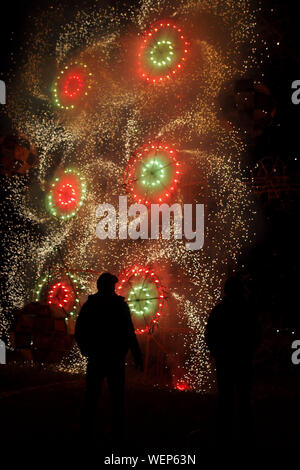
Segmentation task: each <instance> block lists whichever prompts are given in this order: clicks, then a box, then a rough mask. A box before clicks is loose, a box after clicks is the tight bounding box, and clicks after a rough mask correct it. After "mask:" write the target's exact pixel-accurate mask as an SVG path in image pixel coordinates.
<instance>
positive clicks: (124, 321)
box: [75, 273, 143, 444]
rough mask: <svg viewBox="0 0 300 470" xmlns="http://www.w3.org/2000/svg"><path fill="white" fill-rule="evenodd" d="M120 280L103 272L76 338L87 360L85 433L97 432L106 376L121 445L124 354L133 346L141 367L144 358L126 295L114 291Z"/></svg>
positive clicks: (115, 435)
mask: <svg viewBox="0 0 300 470" xmlns="http://www.w3.org/2000/svg"><path fill="white" fill-rule="evenodd" d="M117 282H118V278H117V277H116V276H114V275H112V274H110V273H103V274H101V276H100V277H99V279H98V281H97V288H98V292H97V293H96V294H94V295H90V296H89V297H88V300H87V301H86V302H85V304H84V305H83V306H82V308H81V310H80V313H79V315H78V318H77V322H76V326H75V339H76V341H77V343H78V346H79V349H80V351H81V353H82V354H83V355H84V356H86V357H87V359H88V364H87V373H86V392H85V400H84V409H83V416H82V428H83V432H85V433H86V436H87V437H88V435H90V434H93V432H94V425H95V416H96V413H97V404H98V399H99V395H100V391H101V386H102V383H103V381H104V379H105V378H106V379H107V382H108V387H109V392H110V396H111V402H112V432H113V439H114V442H115V443H118V444H119V443H121V442H122V439H123V432H124V392H125V357H126V354H127V352H128V350H129V349H130V350H131V352H132V354H133V357H134V360H135V364H136V366H137V368H139V369H141V370H142V369H143V360H142V354H141V350H140V347H139V344H138V341H137V338H136V335H135V331H134V327H133V323H132V320H131V316H130V310H129V307H128V305H127V303H126V302H125V299H124V297H121V296H119V295H117V294H116V293H115V284H116V283H117Z"/></svg>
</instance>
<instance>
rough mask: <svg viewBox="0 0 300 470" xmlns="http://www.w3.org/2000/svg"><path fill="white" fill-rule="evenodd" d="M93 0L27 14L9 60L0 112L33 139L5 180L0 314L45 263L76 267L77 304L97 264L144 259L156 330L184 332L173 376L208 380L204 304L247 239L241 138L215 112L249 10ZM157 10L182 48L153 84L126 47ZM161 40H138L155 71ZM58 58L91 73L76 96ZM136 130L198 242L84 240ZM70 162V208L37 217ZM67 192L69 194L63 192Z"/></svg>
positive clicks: (114, 198) (119, 187) (120, 266)
mask: <svg viewBox="0 0 300 470" xmlns="http://www.w3.org/2000/svg"><path fill="white" fill-rule="evenodd" d="M103 4H104V2H101V1H98V2H97V0H96V2H93V4H92V6H89V5H88V2H85V3H80V5H79V6H78V7H76V6H75V4H74V14H73V17H70V12H68V14H66V11H65V10H64V8H65V7H64V6H63V5H59V3H57V4H56V5H57V6H52V5H51V7H50V8H48V9H47V10H46V11H42V12H40V14H38V15H36V16H33V17H32V18H31V20H30V22H31V23H30V24H29V25H28V34H27V39H26V41H25V43H26V44H25V46H24V45H23V60H22V62H21V64H20V63H18V64H15V65H14V70H13V72H12V76H11V78H10V89H11V97H10V99H9V101H8V103H9V104H8V105H7V106H6V107H5V112H7V114H8V116H9V118H10V119H11V121H12V123H13V125H14V127H15V129H16V130H17V131H18V132H19V133H20V134H22V135H26V136H27V137H28V139H29V140H30V141H31V142H32V143H33V144H34V145H35V147H36V148H37V149H38V153H39V163H38V166H37V167H36V168H35V169H34V170H33V171H31V172H30V173H28V174H27V175H25V176H19V175H18V176H12V177H10V178H9V177H5V186H6V191H7V192H6V197H5V195H4V200H3V202H2V214H1V217H2V221H3V223H4V226H5V224H6V225H7V227H9V229H8V230H6V232H5V233H4V235H3V242H4V246H5V253H4V255H5V258H6V263H5V264H4V267H3V270H2V272H3V274H4V277H5V279H6V298H5V303H4V307H3V312H2V316H1V324H2V326H3V327H4V329H8V328H9V325H10V312H11V311H12V310H13V308H16V307H21V306H23V305H24V304H26V303H28V302H31V301H32V300H34V298H35V296H34V289H35V285H36V283H37V280H38V279H41V278H43V276H44V273H45V272H49V270H56V269H60V270H62V269H63V270H64V271H65V272H66V271H68V270H70V271H72V272H73V273H76V276H77V277H78V279H79V280H80V282H82V283H83V284H86V286H87V288H86V289H85V291H84V292H83V293H81V292H80V293H79V294H78V295H79V300H80V303H82V302H83V301H84V300H85V299H86V296H87V294H89V293H91V292H93V291H94V290H95V281H96V278H97V276H98V273H100V272H102V271H104V270H105V271H108V270H109V271H112V272H114V273H116V274H119V273H121V272H122V271H123V270H124V269H126V267H127V266H132V265H139V266H140V265H143V266H152V269H153V271H154V272H155V273H156V275H157V276H158V277H159V279H160V280H161V282H162V284H163V286H164V288H165V289H166V291H167V292H168V300H167V301H166V302H165V305H164V308H165V314H164V313H163V314H162V317H161V318H162V321H161V322H160V326H159V328H162V329H163V328H166V329H168V328H169V329H172V328H173V327H174V328H175V325H177V326H178V325H179V326H180V328H182V329H183V330H184V329H185V332H184V331H183V332H182V333H181V339H182V341H183V343H184V350H183V352H182V353H179V352H178V350H177V351H176V352H174V358H176V361H175V362H172V361H173V359H172V358H171V355H170V367H171V368H172V374H173V375H174V383H180V384H181V383H184V384H185V385H184V386H185V387H188V388H194V389H196V390H201V391H205V390H208V389H210V387H211V383H212V379H211V370H210V369H211V368H210V362H209V359H208V356H207V352H206V348H205V345H204V339H203V333H204V328H205V324H206V319H207V315H208V313H209V312H210V310H211V309H212V307H213V306H214V305H215V303H216V302H218V300H219V299H220V295H221V290H222V285H223V282H224V279H225V277H226V275H227V273H228V270H229V267H230V268H232V269H234V266H235V263H236V262H237V259H238V257H239V255H240V254H241V253H242V252H243V250H245V249H247V247H248V246H249V245H250V244H251V243H252V241H253V238H254V223H253V222H254V214H255V206H254V203H253V199H252V194H251V190H250V189H249V185H248V182H247V178H246V176H245V174H244V172H243V170H242V165H241V162H242V161H243V160H245V159H246V150H247V147H246V142H245V135H244V133H243V132H242V131H241V130H240V129H239V128H237V127H236V126H235V125H234V124H233V123H232V122H229V121H227V120H225V118H224V117H222V113H221V109H220V108H221V105H220V103H219V97H220V96H221V95H222V92H223V91H224V87H225V86H226V84H228V83H230V82H232V83H233V82H234V80H236V78H237V77H238V78H240V77H244V76H246V75H247V74H248V73H249V72H251V70H254V71H255V73H256V74H257V71H256V62H255V60H254V55H255V51H256V40H257V36H256V31H255V14H254V12H253V11H252V10H251V9H250V5H249V1H248V0H227V1H226V2H224V1H223V0H201V1H199V0H187V1H183V0H178V1H177V2H171V1H170V0H169V1H168V0H161V1H158V0H145V1H141V2H140V4H139V6H138V7H136V8H134V6H129V7H128V9H127V10H126V11H125V10H124V9H123V10H120V11H119V10H117V9H116V8H115V7H107V6H106V7H104V6H103ZM166 19H167V20H166ZM168 19H170V23H172V24H176V25H177V27H179V28H180V29H181V28H182V31H184V34H187V35H188V42H189V44H188V45H187V46H188V51H189V52H188V54H187V56H188V59H187V60H186V61H185V62H184V68H183V70H182V71H181V72H180V73H179V74H176V76H175V77H172V78H171V79H170V80H164V81H163V82H162V83H161V84H160V85H159V86H156V85H155V84H153V83H149V82H147V80H141V77H140V75H139V70H138V67H137V50H138V48H139V47H140V43H141V40H142V38H143V35H144V32H145V31H148V30H149V28H150V27H151V25H154V24H156V22H159V21H162V20H163V22H164V23H165V22H166V21H168ZM28 21H29V20H28ZM177 31H178V30H177ZM162 40H163V41H166V43H164V44H158V41H161V39H159V38H157V39H155V41H154V42H153V44H152V42H151V44H150V45H149V48H148V49H147V56H146V59H147V61H148V62H147V64H146V65H147V66H148V67H149V70H150V69H151V74H152V72H153V70H154V69H156V68H157V69H159V72H157V73H162V72H163V66H165V64H163V63H162V61H165V60H167V61H168V62H170V64H171V65H172V66H173V65H174V64H175V63H178V60H179V58H178V57H177V56H176V57H175V58H174V59H172V57H173V54H171V52H173V50H174V51H175V50H177V49H176V38H174V37H173V36H172V37H171V38H168V37H167V36H166V38H163V39H162ZM169 42H170V43H171V44H169ZM158 46H161V47H160V49H158ZM169 46H171V47H169ZM173 47H174V49H172V48H173ZM174 54H175V52H174ZM184 54H185V53H184ZM152 56H153V57H154V59H153V60H151V57H152ZM70 58H72V64H73V63H75V64H76V62H77V63H78V64H86V65H87V67H86V69H87V70H89V71H92V77H90V78H91V79H92V80H93V83H92V85H91V88H88V94H85V91H84V90H85V86H90V84H89V82H86V81H85V80H86V78H87V77H86V78H85V75H80V74H79V71H78V70H75V72H74V71H71V72H70V71H69V69H65V67H66V65H68V64H70V63H71V62H70ZM168 58H170V61H169V60H168ZM173 60H174V62H173ZM154 61H156V62H157V63H156V64H155V63H154ZM152 62H153V63H152ZM158 62H161V64H162V65H158ZM171 65H170V67H171ZM165 67H167V65H166V66H165ZM167 68H168V67H167ZM62 70H65V71H66V72H65V73H67V74H68V73H71V75H70V76H69V78H68V77H67V75H66V77H67V79H65V80H64V85H63V86H62V88H59V86H58V85H55V83H58V80H56V78H57V77H58V76H59V74H60V72H61V71H62ZM65 73H64V74H61V75H63V76H65ZM149 73H150V72H149ZM155 74H156V72H155ZM90 78H87V79H88V80H89V79H90ZM60 80H61V79H60ZM53 84H54V90H56V92H54V96H53ZM55 87H56V88H55ZM63 93H65V95H63ZM82 93H84V95H82ZM68 94H69V96H68ZM58 95H60V96H58ZM79 97H80V98H82V100H81V101H80V103H78V105H77V103H76V105H74V108H72V109H69V110H68V111H66V110H65V109H61V107H59V106H56V104H58V103H57V102H56V99H57V100H58V102H59V103H61V100H62V99H65V100H67V101H68V100H69V101H70V103H71V101H72V99H74V100H76V99H77V98H79ZM63 106H69V105H68V104H66V103H64V104H63ZM70 106H72V103H71V104H70ZM3 108H4V107H3ZM148 139H149V140H150V141H152V142H153V141H155V142H168V143H170V145H171V147H172V148H174V149H176V150H177V152H178V154H179V153H180V163H181V165H180V171H181V179H180V184H179V185H178V186H177V187H176V195H175V198H174V199H175V200H174V202H179V203H182V204H183V203H194V204H196V203H203V204H204V205H205V241H204V248H203V249H202V250H200V251H187V250H186V249H185V245H184V242H183V240H174V239H171V240H162V239H158V240H99V239H98V238H97V237H96V231H95V227H96V222H97V221H96V215H95V214H96V207H97V206H98V205H99V204H100V203H104V202H107V203H110V204H114V206H115V207H118V197H119V195H124V194H125V191H126V188H125V187H124V179H123V175H124V171H125V168H126V166H127V164H128V162H129V160H130V158H131V156H132V154H133V152H134V151H135V149H138V148H140V147H141V146H142V145H143V144H144V142H145V141H148ZM70 167H71V168H77V169H78V170H80V174H81V175H82V176H83V177H84V179H85V181H86V183H87V190H86V195H85V203H84V207H83V208H82V210H81V211H80V212H79V213H78V214H77V216H76V217H73V218H72V219H71V220H69V221H68V223H65V221H64V220H61V219H60V218H57V217H51V216H50V215H49V213H48V212H47V210H46V207H45V204H44V201H45V197H46V194H47V192H48V191H49V185H50V183H51V181H53V178H55V175H56V172H57V169H58V168H70ZM148 169H149V168H148ZM148 169H147V170H148ZM140 176H141V177H144V181H145V182H146V183H145V186H147V185H148V184H149V181H150V180H151V184H152V182H153V181H155V182H156V183H157V186H159V184H160V183H163V182H164V181H163V177H166V178H167V175H163V174H159V176H158V177H157V178H156V179H153V178H152V177H151V178H152V179H151V178H150V179H149V175H148V176H147V171H146V170H145V171H144V174H143V175H142V174H141V175H140ZM156 183H155V184H156ZM64 189H65V188H64ZM69 189H70V188H69ZM73 189H74V188H73ZM68 195H69V196H70V197H71V198H72V197H73V196H74V194H73V192H72V190H71V189H70V191H69V192H68ZM72 195H73V196H72ZM8 198H9V200H8ZM68 201H69V199H68ZM68 201H66V202H68ZM73 202H74V201H73ZM172 202H173V201H172ZM58 282H60V281H58ZM54 284H55V283H54ZM54 284H53V285H54ZM130 296H131V294H130ZM129 300H132V299H131V297H130V299H129ZM133 308H135V307H133ZM159 328H157V329H156V330H155V332H154V333H153V334H158V332H159ZM83 364H84V361H83V359H82V357H81V356H80V355H79V353H78V351H77V349H76V348H74V349H73V350H72V351H71V353H70V354H68V355H67V356H66V357H65V359H64V367H65V368H67V369H68V370H73V371H75V370H79V369H80V368H82V365H83ZM172 364H173V365H172ZM174 364H176V365H174ZM178 371H180V373H179V372H178ZM176 374H177V375H176Z"/></svg>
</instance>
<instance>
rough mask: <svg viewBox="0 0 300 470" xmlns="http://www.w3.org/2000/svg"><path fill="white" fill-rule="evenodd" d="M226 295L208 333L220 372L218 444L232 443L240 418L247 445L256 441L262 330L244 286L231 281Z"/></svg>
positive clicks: (234, 279) (231, 279) (211, 349)
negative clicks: (255, 366) (255, 372)
mask: <svg viewBox="0 0 300 470" xmlns="http://www.w3.org/2000/svg"><path fill="white" fill-rule="evenodd" d="M224 291H225V296H224V298H223V300H222V301H221V302H220V303H219V304H218V305H216V306H215V307H214V309H213V310H212V312H211V314H210V316H209V319H208V322H207V326H206V331H205V339H206V344H207V346H208V349H209V351H210V353H211V355H212V356H213V357H214V359H215V363H216V371H217V385H218V398H219V406H218V440H219V444H222V442H223V443H226V441H227V442H228V440H231V438H232V437H233V426H234V416H235V415H236V416H237V418H238V423H239V435H240V438H241V440H242V441H244V442H245V443H247V442H248V441H249V442H250V439H251V437H252V410H251V388H252V362H253V353H254V350H255V348H256V347H257V346H258V345H259V341H260V328H259V323H258V318H257V316H256V314H255V311H254V309H253V308H252V307H251V303H250V300H249V299H248V298H247V292H246V290H245V288H244V284H243V282H242V281H241V280H240V279H239V278H238V277H231V278H229V279H228V280H227V281H226V283H225V288H224Z"/></svg>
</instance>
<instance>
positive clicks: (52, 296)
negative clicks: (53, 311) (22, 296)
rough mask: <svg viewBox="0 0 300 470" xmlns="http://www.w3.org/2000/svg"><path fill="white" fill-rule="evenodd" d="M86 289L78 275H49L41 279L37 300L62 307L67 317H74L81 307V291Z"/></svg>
mask: <svg viewBox="0 0 300 470" xmlns="http://www.w3.org/2000/svg"><path fill="white" fill-rule="evenodd" d="M83 289H84V286H83V285H80V283H79V280H78V279H77V277H76V276H74V275H73V274H71V273H66V274H65V275H59V274H57V275H55V274H54V275H47V276H45V277H44V278H43V279H41V280H40V282H39V284H38V286H37V289H36V291H35V301H36V302H41V303H44V304H48V305H49V306H53V307H55V308H58V309H61V310H62V311H63V312H64V313H65V317H68V316H69V315H70V316H71V317H72V316H73V315H75V314H76V312H77V310H78V307H79V298H78V296H79V293H80V292H81V291H82V290H83Z"/></svg>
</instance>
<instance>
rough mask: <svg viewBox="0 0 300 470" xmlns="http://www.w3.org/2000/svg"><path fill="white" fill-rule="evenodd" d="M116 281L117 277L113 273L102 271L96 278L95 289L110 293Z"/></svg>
mask: <svg viewBox="0 0 300 470" xmlns="http://www.w3.org/2000/svg"><path fill="white" fill-rule="evenodd" d="M117 282H118V278H117V276H114V274H111V273H102V274H101V275H100V276H99V277H98V280H97V289H98V291H99V292H104V293H112V292H114V291H115V285H116V284H117Z"/></svg>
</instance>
